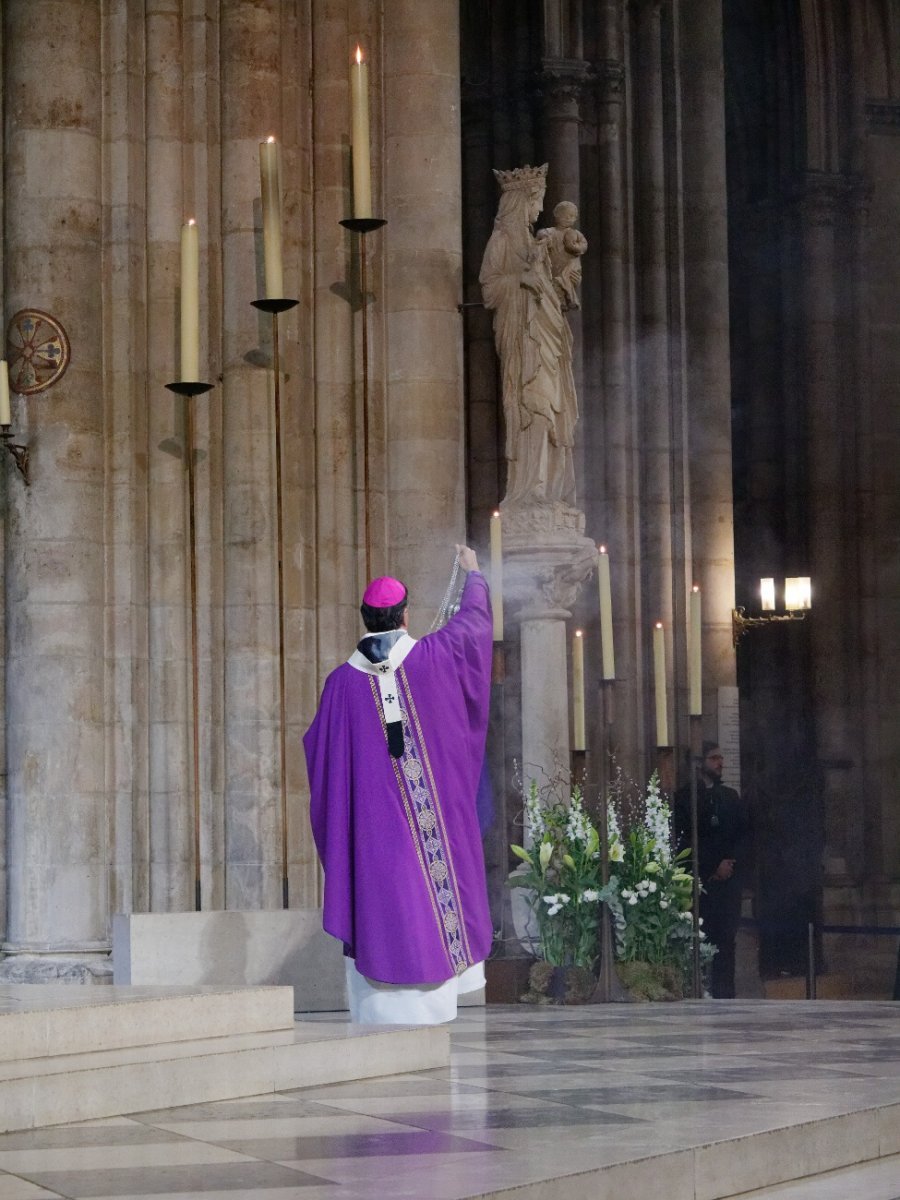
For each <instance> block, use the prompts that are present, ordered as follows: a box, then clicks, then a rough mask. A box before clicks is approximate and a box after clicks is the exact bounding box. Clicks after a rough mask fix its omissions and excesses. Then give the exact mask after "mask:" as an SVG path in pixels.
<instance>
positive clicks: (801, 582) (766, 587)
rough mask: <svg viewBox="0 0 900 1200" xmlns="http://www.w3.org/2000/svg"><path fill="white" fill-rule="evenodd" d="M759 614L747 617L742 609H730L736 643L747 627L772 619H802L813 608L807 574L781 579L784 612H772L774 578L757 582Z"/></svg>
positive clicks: (768, 622)
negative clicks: (758, 615)
mask: <svg viewBox="0 0 900 1200" xmlns="http://www.w3.org/2000/svg"><path fill="white" fill-rule="evenodd" d="M759 597H760V609H761V611H762V613H763V614H764V615H763V616H761V617H748V616H747V613H746V610H745V609H744V608H733V609H732V610H731V641H732V645H734V646H737V644H738V642H739V641H740V640H741V638H742V637H743V636H744V634H745V633H746V632H747V630H748V629H754V628H757V627H758V626H760V625H769V624H771V623H772V622H773V621H804V620H805V619H806V614H807V613H808V612H809V610H810V609H811V608H812V584H811V582H810V579H809V576H808V575H801V576H793V577H791V578H789V579H785V581H784V608H785V611H784V612H783V613H779V612H776V611H775V580H774V579H772V578H766V579H760V581H759Z"/></svg>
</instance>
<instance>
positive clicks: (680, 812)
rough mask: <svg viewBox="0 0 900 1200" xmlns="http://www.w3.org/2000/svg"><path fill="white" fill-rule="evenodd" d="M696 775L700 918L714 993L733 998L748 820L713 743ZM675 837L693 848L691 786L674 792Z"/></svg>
mask: <svg viewBox="0 0 900 1200" xmlns="http://www.w3.org/2000/svg"><path fill="white" fill-rule="evenodd" d="M702 754H703V757H702V761H701V763H700V768H699V771H698V775H697V842H698V847H697V854H698V860H699V866H700V883H701V885H702V887H703V891H702V892H701V894H700V915H701V917H702V918H703V929H704V931H705V933H706V937H707V940H708V941H710V942H711V943H712V944H713V945H714V946H715V947H716V949H717V951H718V953H717V954H716V956H715V958H714V959H713V962H712V971H711V984H712V994H713V996H714V997H715V998H716V999H730V998H732V997H733V996H734V944H735V938H736V937H737V929H738V923H739V922H740V919H741V897H742V893H743V868H744V866H745V862H746V855H747V848H748V840H749V838H748V835H749V832H750V819H749V813H748V811H747V806H746V805H745V804H744V803H743V801H742V800H741V798H740V796H739V795H738V794H737V792H736V791H735V790H734V788H730V787H726V786H725V784H723V783H722V768H723V766H724V764H725V759H724V756H723V754H722V751H721V749H720V748H719V746H718V745H717V744H716V743H715V742H704V743H703V750H702ZM675 836H676V838H677V840H678V846H679V848H683V847H685V846H690V845H691V789H690V785H689V784H688V785H686V786H685V787H682V788H680V789H679V790H678V791H677V792H676V793H675Z"/></svg>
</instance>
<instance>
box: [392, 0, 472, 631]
mask: <svg viewBox="0 0 900 1200" xmlns="http://www.w3.org/2000/svg"><path fill="white" fill-rule="evenodd" d="M384 46H385V71H384V102H385V103H384V111H385V131H384V143H385V148H386V157H385V192H384V197H385V198H384V204H383V207H384V214H383V215H384V216H385V217H387V219H388V221H389V224H388V227H387V230H386V231H385V247H386V252H387V257H386V263H385V273H384V283H385V289H386V294H385V318H386V349H385V357H386V362H387V374H388V397H387V446H386V462H387V478H388V483H389V489H390V490H389V494H388V498H387V517H388V522H387V523H388V530H387V532H388V539H389V545H390V554H389V562H388V563H386V564H385V566H386V567H388V568H389V570H390V572H391V573H392V574H397V575H399V576H400V577H401V578H402V579H404V580H405V581H406V582H407V584H408V585H409V588H410V594H411V597H412V617H413V631H414V632H419V633H422V632H425V631H426V630H427V629H428V626H429V624H430V622H431V619H432V617H433V616H434V612H435V609H436V608H437V606H438V604H439V602H440V599H441V596H442V595H443V592H444V589H445V588H446V585H447V581H448V579H449V576H450V570H451V568H452V565H453V556H454V544H455V543H456V542H462V541H465V537H466V523H465V519H466V515H465V502H464V471H463V452H464V445H465V422H464V414H463V398H462V345H461V342H462V339H461V327H460V317H459V312H458V310H457V305H458V304H459V301H460V299H461V298H462V243H461V238H460V229H461V226H462V209H461V187H460V97H459V22H458V13H457V11H456V6H455V5H448V4H446V3H445V2H444V0H395V2H394V3H392V4H390V5H387V6H386V8H385V27H384Z"/></svg>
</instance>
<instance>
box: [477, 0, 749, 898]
mask: <svg viewBox="0 0 900 1200" xmlns="http://www.w3.org/2000/svg"><path fill="white" fill-rule="evenodd" d="M480 12H481V10H480V8H479V6H477V5H475V4H464V5H463V77H464V87H463V104H464V121H463V174H464V179H465V180H466V184H467V189H468V195H469V202H468V203H467V210H466V211H467V224H466V236H465V246H466V281H467V283H466V286H467V292H466V299H467V300H468V301H469V302H470V303H471V304H474V303H475V302H476V301H477V299H478V298H479V297H478V295H477V290H476V288H475V286H474V281H475V279H476V277H477V272H478V265H479V262H480V253H481V250H482V249H483V245H484V241H485V240H486V237H487V235H488V234H489V232H490V225H489V223H488V222H487V221H486V216H487V214H488V212H493V204H492V201H493V199H494V197H493V184H492V182H491V180H490V177H489V176H488V175H487V173H486V171H485V170H484V167H485V165H486V164H487V163H488V162H489V165H491V166H495V167H500V168H507V167H512V166H518V165H521V164H522V163H523V162H524V161H529V162H533V163H534V162H536V163H540V162H544V161H547V162H548V163H549V170H548V192H547V197H546V204H545V213H544V217H543V219H542V223H549V222H550V219H551V218H550V216H549V210H551V209H552V206H553V204H555V203H556V202H557V201H558V200H560V199H563V198H565V199H569V200H572V201H574V202H576V203H577V204H578V206H579V209H580V221H579V227H580V228H581V229H582V230H583V231H584V233H585V234H586V236H587V239H588V243H589V250H588V253H587V254H586V255H585V257H584V259H583V260H582V261H583V267H584V282H583V288H582V308H581V312H580V314H578V317H579V318H580V319H577V320H575V321H573V323H572V324H573V330H574V332H575V338H576V347H577V352H576V361H575V370H576V383H577V388H578V392H579V401H580V409H581V413H580V419H579V424H578V427H577V432H576V441H577V453H576V469H577V477H578V506H579V508H581V509H583V511H584V514H585V532H586V534H587V535H588V537H589V538H591V539H593V540H594V541H596V542H601V541H602V542H603V543H605V544H606V545H607V547H608V548H609V554H610V563H611V569H612V580H613V610H614V632H615V650H616V668H617V669H616V674H617V680H618V683H617V687H616V689H615V724H614V728H613V730H612V731H611V737H612V742H613V744H614V747H615V749H616V753H617V758H618V760H619V762H620V763H621V765H622V766H623V767H624V769H625V771H626V773H627V774H629V775H630V776H632V777H633V778H634V779H638V780H639V779H641V778H646V777H647V775H648V774H649V772H650V771H651V770H652V769H653V767H654V765H655V761H654V758H655V756H654V753H653V746H652V739H653V723H652V719H651V716H652V708H651V705H652V684H651V672H652V663H651V655H650V633H651V630H652V626H653V623H654V622H655V621H656V620H661V621H662V622H663V623H664V625H665V627H666V631H667V634H666V636H667V658H668V662H669V664H670V674H669V689H668V697H667V700H668V707H669V713H670V728H671V730H672V737H671V740H672V741H673V742H674V743H675V744H676V745H680V746H682V747H685V746H686V745H687V741H688V737H687V695H686V684H687V678H686V677H687V658H686V625H687V604H688V594H689V592H690V588H691V586H692V584H694V583H695V582H696V583H699V584H700V585H701V588H702V592H703V615H704V627H703V654H704V707H705V709H706V714H707V715H706V720H705V729H706V731H707V733H708V734H709V735H710V736H715V734H716V696H717V689H718V688H719V687H720V686H732V685H733V684H734V680H735V658H734V650H733V647H732V645H731V628H730V625H731V620H730V618H731V609H732V607H733V604H734V558H733V544H732V528H733V525H732V476H731V423H730V390H729V343H728V266H727V231H726V188H725V142H724V127H723V122H722V113H723V109H724V95H723V82H722V53H723V50H722V26H721V5H719V4H716V3H708V4H705V3H699V4H691V5H689V6H685V5H672V4H665V3H647V4H636V5H632V4H627V3H623V2H622V0H607V2H604V3H602V4H598V5H595V6H592V7H591V10H590V12H588V11H587V10H579V11H577V12H576V11H575V6H572V5H569V4H567V3H562V2H560V3H548V4H544V5H543V6H541V13H540V16H539V17H537V16H536V18H535V20H534V23H533V26H529V27H527V29H526V28H523V26H522V24H521V22H520V21H519V19H518V14H517V15H516V18H515V23H516V27H515V28H513V27H512V22H513V18H512V17H511V16H510V15H509V14H507V13H505V11H504V10H503V8H502V6H493V7H492V8H491V10H490V16H491V22H490V28H489V30H488V31H487V32H486V31H485V29H484V25H483V22H482V20H481V17H480ZM535 64H537V65H536V66H535ZM476 230H477V231H478V233H480V237H479V236H477V234H476ZM466 321H467V331H468V337H467V352H468V374H467V382H468V389H469V403H470V408H471V413H472V418H471V419H472V424H473V427H474V428H477V430H478V435H479V436H478V438H477V440H476V439H475V438H472V439H471V441H470V454H469V472H470V478H471V480H472V484H473V486H472V491H471V520H472V524H473V526H474V527H475V529H476V530H478V529H486V526H487V519H488V514H489V511H490V509H491V508H492V507H494V506H495V504H496V499H495V498H493V497H492V496H491V495H490V493H489V490H488V489H489V486H490V480H491V479H492V478H493V479H494V480H495V481H496V482H495V487H496V489H497V491H496V495H497V497H499V496H502V494H503V487H502V463H500V468H501V469H500V470H497V471H496V472H495V474H494V475H493V476H492V475H491V473H490V470H489V468H488V467H487V466H486V464H485V462H484V461H483V460H484V459H485V458H486V457H487V453H486V446H489V445H499V444H500V439H499V436H498V435H499V432H500V431H499V426H498V423H497V419H496V413H497V392H496V385H495V383H494V379H493V377H492V376H490V375H487V374H486V371H485V364H486V361H487V360H488V358H489V355H490V352H491V350H492V347H490V343H489V339H490V316H489V314H485V313H481V312H480V311H479V310H478V309H477V308H474V307H473V308H471V309H470V310H469V311H468V312H467V317H466ZM492 416H493V418H494V420H493V423H492V420H491V418H492ZM499 458H500V456H499V454H498V455H496V456H495V461H498V460H499ZM534 553H536V550H535V551H532V554H534ZM589 574H590V571H589V570H586V571H585V572H584V573H583V578H582V580H581V581H580V583H579V585H578V586H570V587H568V588H564V589H563V591H565V592H566V598H565V600H564V601H560V600H557V602H556V604H547V605H545V607H544V609H543V610H542V611H541V613H540V614H538V613H537V612H536V611H535V604H534V602H533V601H534V596H533V597H532V602H531V603H525V602H524V601H523V602H522V604H521V605H520V608H519V611H518V612H516V613H514V614H513V623H512V626H511V628H510V633H509V637H510V638H511V639H512V640H513V641H515V640H516V639H517V638H518V637H519V636H520V635H521V646H520V647H518V648H515V649H514V650H513V651H511V658H512V660H513V662H514V663H516V664H517V665H518V663H519V661H520V658H519V655H520V652H521V671H522V687H523V693H524V692H525V690H526V687H525V678H526V673H527V665H526V664H527V660H528V658H529V647H530V646H531V644H532V642H533V640H534V638H533V633H534V630H533V626H532V622H533V621H534V619H535V618H536V617H537V616H540V619H541V620H542V621H544V622H545V623H546V622H549V623H551V624H552V623H554V622H555V624H556V626H557V628H556V629H555V632H554V633H552V634H550V633H548V634H547V637H548V638H549V639H550V640H555V641H556V642H557V643H559V647H558V650H559V654H558V657H559V658H560V660H561V661H562V662H563V663H564V661H565V647H566V645H567V644H568V642H569V639H568V638H567V637H566V632H565V630H566V628H568V630H569V632H571V630H572V629H573V628H574V625H575V624H576V623H577V624H578V625H579V626H581V627H582V628H583V629H584V630H585V631H586V643H585V648H586V655H587V657H588V667H587V671H586V674H587V680H588V700H587V712H588V751H589V757H588V771H589V781H590V783H591V784H592V785H593V786H595V790H596V787H597V785H599V782H600V780H601V779H602V778H603V775H604V771H603V769H602V764H600V763H599V756H600V753H601V751H602V750H604V749H605V748H606V746H607V745H608V739H607V733H608V731H607V730H605V729H603V728H602V716H601V703H600V693H599V689H598V684H599V678H600V629H599V611H598V604H597V594H596V589H595V587H584V586H583V583H584V581H585V580H586V578H587V577H588V576H589ZM571 582H572V581H571V580H570V583H571ZM540 590H541V589H540V588H538V589H536V592H537V594H540ZM570 617H574V620H572V621H569V618H570ZM517 618H521V627H519V626H518V625H517V624H516V619H517ZM567 623H568V625H567ZM509 693H510V689H506V697H505V701H504V703H505V708H506V722H505V727H506V734H507V737H506V761H505V763H504V764H503V766H502V768H498V770H497V772H496V774H495V778H502V779H503V780H505V781H506V780H510V779H512V778H513V775H514V773H513V769H512V768H513V759H517V760H518V761H519V762H520V763H521V762H523V761H525V763H526V765H527V763H528V761H529V759H536V764H535V765H536V767H537V769H538V771H540V769H542V768H543V767H544V766H545V763H546V759H547V757H548V752H547V751H545V752H544V753H543V754H542V753H541V751H540V749H539V748H537V749H536V746H537V743H538V740H539V737H540V735H541V733H543V735H544V738H545V741H555V744H556V746H557V749H558V752H557V759H562V760H564V761H565V760H566V758H567V755H566V751H567V750H568V747H569V744H570V742H569V727H568V723H567V717H566V714H567V712H568V705H567V704H564V705H563V706H562V713H563V716H562V718H561V721H562V727H560V719H559V718H558V719H557V720H556V721H555V722H554V720H553V719H552V717H551V715H550V714H545V718H544V721H545V723H544V726H543V729H541V728H540V727H539V728H538V729H536V730H531V731H529V728H528V719H527V715H526V717H523V716H522V714H521V713H520V711H519V709H518V704H517V701H516V700H515V699H514V698H511V697H510V694H509ZM522 722H524V724H522ZM520 807H521V802H520V801H519V800H518V799H517V797H516V796H515V795H514V794H509V795H507V809H506V817H507V823H508V830H507V832H508V834H509V836H510V838H511V840H515V836H514V835H515V823H516V821H517V819H518V814H519V809H520ZM502 871H503V865H502V864H501V865H500V867H499V868H498V878H499V876H500V875H502ZM498 894H499V892H498Z"/></svg>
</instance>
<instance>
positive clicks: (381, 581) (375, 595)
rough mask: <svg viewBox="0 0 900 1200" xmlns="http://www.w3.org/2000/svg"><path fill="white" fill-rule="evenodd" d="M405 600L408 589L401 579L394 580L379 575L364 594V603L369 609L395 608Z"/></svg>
mask: <svg viewBox="0 0 900 1200" xmlns="http://www.w3.org/2000/svg"><path fill="white" fill-rule="evenodd" d="M405 599H406V588H405V587H404V586H403V584H402V583H401V582H400V580H399V579H392V578H391V576H390V575H379V577H378V578H377V579H373V580H372V582H371V583H370V584H369V586H368V587H367V588H366V590H365V591H364V592H363V598H362V602H363V604H368V606H369V608H393V607H394V605H395V604H399V603H400V602H401V601H402V600H405Z"/></svg>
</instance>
